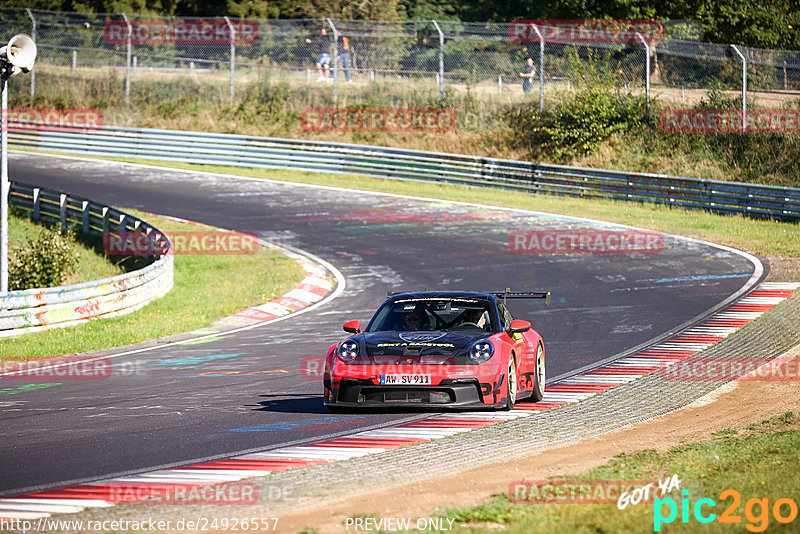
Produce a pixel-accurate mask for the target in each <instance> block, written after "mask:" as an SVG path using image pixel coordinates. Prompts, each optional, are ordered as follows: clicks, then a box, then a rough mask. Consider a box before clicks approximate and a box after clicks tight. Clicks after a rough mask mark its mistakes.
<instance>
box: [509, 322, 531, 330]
mask: <svg viewBox="0 0 800 534" xmlns="http://www.w3.org/2000/svg"><path fill="white" fill-rule="evenodd" d="M530 329H531V323H529V322H528V321H521V320H519V319H514V320H513V321H511V328H509V329H508V333H509V334H521V333H522V332H527V331H528V330H530Z"/></svg>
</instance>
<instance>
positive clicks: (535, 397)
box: [531, 343, 545, 402]
mask: <svg viewBox="0 0 800 534" xmlns="http://www.w3.org/2000/svg"><path fill="white" fill-rule="evenodd" d="M543 352H544V351H543V350H542V344H541V343H539V344H538V345H537V346H536V367H535V369H534V372H533V393H532V394H531V400H532V401H533V402H539V401H540V400H542V399H543V398H544V384H545V368H544V354H543Z"/></svg>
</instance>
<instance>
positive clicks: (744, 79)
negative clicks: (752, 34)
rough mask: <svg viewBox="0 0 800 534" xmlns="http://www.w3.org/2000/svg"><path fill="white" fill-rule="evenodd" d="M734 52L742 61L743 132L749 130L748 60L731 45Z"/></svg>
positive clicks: (736, 47) (737, 48)
mask: <svg viewBox="0 0 800 534" xmlns="http://www.w3.org/2000/svg"><path fill="white" fill-rule="evenodd" d="M731 48H733V51H734V52H736V54H738V56H739V59H741V60H742V132H745V131H746V130H747V58H746V57H744V54H742V52H741V51H740V50H739V47H738V46H736V45H731Z"/></svg>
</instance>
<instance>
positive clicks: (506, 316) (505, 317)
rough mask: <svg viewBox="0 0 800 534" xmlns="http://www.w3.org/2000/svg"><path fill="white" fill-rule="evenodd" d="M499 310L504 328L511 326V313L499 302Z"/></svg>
mask: <svg viewBox="0 0 800 534" xmlns="http://www.w3.org/2000/svg"><path fill="white" fill-rule="evenodd" d="M497 311H499V312H500V322H502V323H503V330H508V329H509V328H511V314H510V313H508V310H507V309H506V307H505V306H504V305H503V304H499V303H498V304H497Z"/></svg>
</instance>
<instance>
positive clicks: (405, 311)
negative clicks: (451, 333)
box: [366, 298, 498, 332]
mask: <svg viewBox="0 0 800 534" xmlns="http://www.w3.org/2000/svg"><path fill="white" fill-rule="evenodd" d="M491 309H492V308H491V302H490V301H488V300H481V299H469V298H408V299H401V300H395V301H392V302H387V303H385V304H384V305H383V306H381V308H380V309H379V310H378V311H377V313H375V316H374V317H373V318H372V320H371V321H370V323H369V326H367V330H366V331H367V332H387V331H408V330H422V331H424V330H461V331H465V332H466V331H472V332H497V331H498V329H497V325H496V320H495V317H494V315H495V314H493V313H491V311H490V310H491Z"/></svg>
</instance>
